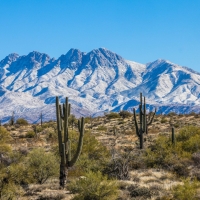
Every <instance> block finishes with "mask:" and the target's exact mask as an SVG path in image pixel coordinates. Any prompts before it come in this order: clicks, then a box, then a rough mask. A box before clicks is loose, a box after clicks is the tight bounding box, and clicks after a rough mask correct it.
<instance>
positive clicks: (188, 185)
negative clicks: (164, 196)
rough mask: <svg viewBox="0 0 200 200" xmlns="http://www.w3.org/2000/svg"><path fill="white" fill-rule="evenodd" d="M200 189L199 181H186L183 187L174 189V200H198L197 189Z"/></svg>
mask: <svg viewBox="0 0 200 200" xmlns="http://www.w3.org/2000/svg"><path fill="white" fill-rule="evenodd" d="M199 188H200V182H198V181H197V180H193V181H191V180H189V179H186V180H184V184H183V185H177V186H175V187H174V188H173V196H174V199H177V200H188V199H190V200H197V199H199V197H197V189H199Z"/></svg>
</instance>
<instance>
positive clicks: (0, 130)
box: [0, 126, 12, 163]
mask: <svg viewBox="0 0 200 200" xmlns="http://www.w3.org/2000/svg"><path fill="white" fill-rule="evenodd" d="M11 139H12V138H11V137H10V133H9V132H8V131H7V130H6V129H5V128H4V127H2V126H0V158H2V156H7V155H8V154H9V153H10V152H11V147H10V145H8V142H9V141H10V140H11ZM0 163H1V159H0Z"/></svg>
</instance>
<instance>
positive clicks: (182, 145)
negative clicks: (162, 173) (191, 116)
mask: <svg viewBox="0 0 200 200" xmlns="http://www.w3.org/2000/svg"><path fill="white" fill-rule="evenodd" d="M199 144H200V130H199V128H197V127H194V126H188V127H185V128H183V129H181V130H180V132H179V133H176V143H175V145H172V142H171V138H170V137H169V136H164V135H161V136H158V138H157V139H156V140H155V142H154V143H153V144H151V146H150V148H148V149H147V150H146V151H145V156H144V160H145V163H146V164H147V166H149V167H160V166H162V167H163V168H166V169H169V170H172V171H174V172H176V173H177V174H178V175H181V176H187V175H188V174H189V171H188V166H189V165H191V163H192V155H193V154H194V153H195V152H198V151H200V145H199Z"/></svg>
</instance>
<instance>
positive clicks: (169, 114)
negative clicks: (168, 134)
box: [167, 112, 177, 117]
mask: <svg viewBox="0 0 200 200" xmlns="http://www.w3.org/2000/svg"><path fill="white" fill-rule="evenodd" d="M167 115H168V116H170V117H172V116H176V115H177V114H176V113H175V112H169V113H168V114H167Z"/></svg>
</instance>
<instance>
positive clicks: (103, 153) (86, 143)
mask: <svg viewBox="0 0 200 200" xmlns="http://www.w3.org/2000/svg"><path fill="white" fill-rule="evenodd" d="M69 133H70V134H69V137H70V139H71V142H72V144H71V146H72V156H73V155H74V154H75V151H76V147H77V142H78V136H79V135H78V134H77V133H76V132H75V131H70V132H69ZM110 157H111V155H110V152H109V151H108V149H107V148H106V147H105V146H104V145H103V144H102V143H101V142H99V141H98V140H97V139H96V138H95V137H94V135H92V134H91V133H90V131H86V132H85V134H84V140H83V147H82V153H81V155H80V157H79V159H78V161H77V163H76V164H75V166H74V167H72V169H70V170H69V177H72V176H75V177H76V176H80V175H84V174H85V173H87V172H88V171H94V172H97V171H102V170H103V169H104V168H105V166H106V165H107V163H108V161H109V160H110Z"/></svg>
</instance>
